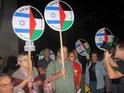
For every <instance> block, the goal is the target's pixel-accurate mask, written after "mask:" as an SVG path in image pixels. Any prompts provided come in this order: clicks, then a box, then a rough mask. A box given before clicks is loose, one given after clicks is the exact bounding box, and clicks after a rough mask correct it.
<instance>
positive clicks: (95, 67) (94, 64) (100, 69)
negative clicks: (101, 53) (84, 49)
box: [85, 52, 105, 93]
mask: <svg viewBox="0 0 124 93" xmlns="http://www.w3.org/2000/svg"><path fill="white" fill-rule="evenodd" d="M104 76H105V70H104V66H103V63H102V62H100V61H98V54H97V52H92V54H91V60H90V62H89V63H87V65H86V70H85V83H86V84H87V85H89V87H90V89H91V93H104V86H105V82H104Z"/></svg>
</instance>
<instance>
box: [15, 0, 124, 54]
mask: <svg viewBox="0 0 124 93" xmlns="http://www.w3.org/2000/svg"><path fill="white" fill-rule="evenodd" d="M50 1H51V0H18V3H17V4H18V7H20V6H23V5H29V4H30V5H32V6H34V7H36V8H38V9H39V10H40V11H41V13H42V14H43V15H44V9H45V7H46V5H47V4H48V3H49V2H50ZM63 1H65V2H66V3H68V4H69V5H70V6H71V7H72V9H73V11H74V15H75V20H74V24H73V26H72V27H71V28H70V29H69V30H67V31H66V32H63V44H64V45H65V46H67V47H68V48H69V50H71V49H73V48H74V45H75V42H76V41H77V40H78V39H85V40H86V41H88V43H89V44H90V47H91V50H94V49H95V50H99V49H98V48H97V47H96V45H95V42H94V38H95V33H96V32H97V31H98V30H99V29H100V28H103V27H107V28H109V29H110V30H111V31H112V33H113V34H114V36H115V37H117V38H119V39H120V40H124V38H123V36H124V34H123V33H124V3H123V2H122V1H123V0H122V1H119V0H116V1H114V0H113V1H112V2H111V1H110V2H108V1H109V0H98V1H96V0H63ZM19 45H20V48H19V50H20V52H21V51H23V48H24V41H22V40H20V39H19ZM35 46H36V51H35V53H36V54H38V53H39V52H40V51H41V50H43V49H44V48H50V49H51V50H53V51H54V52H55V53H56V51H57V50H58V48H59V47H60V43H59V33H58V32H56V31H53V30H52V29H51V28H50V27H49V26H48V25H47V24H46V23H45V31H44V33H43V35H42V36H41V37H40V38H39V39H38V40H36V41H35Z"/></svg>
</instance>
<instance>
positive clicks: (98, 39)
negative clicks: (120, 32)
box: [95, 28, 113, 50]
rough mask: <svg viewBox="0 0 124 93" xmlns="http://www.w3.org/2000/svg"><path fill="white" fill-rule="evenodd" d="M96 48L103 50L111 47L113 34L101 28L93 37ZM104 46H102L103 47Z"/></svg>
mask: <svg viewBox="0 0 124 93" xmlns="http://www.w3.org/2000/svg"><path fill="white" fill-rule="evenodd" d="M95 43H96V46H97V47H98V48H99V49H101V50H104V46H112V43H113V34H112V32H111V31H110V29H108V28H101V29H100V30H98V32H97V33H96V35H95ZM103 45H104V46H103Z"/></svg>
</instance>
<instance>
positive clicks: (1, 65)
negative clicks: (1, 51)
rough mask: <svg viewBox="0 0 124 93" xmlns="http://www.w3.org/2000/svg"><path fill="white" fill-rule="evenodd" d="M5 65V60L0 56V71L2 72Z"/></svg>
mask: <svg viewBox="0 0 124 93" xmlns="http://www.w3.org/2000/svg"><path fill="white" fill-rule="evenodd" d="M4 67H5V62H4V60H3V58H2V57H0V73H3V70H4Z"/></svg>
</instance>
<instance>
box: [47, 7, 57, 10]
mask: <svg viewBox="0 0 124 93" xmlns="http://www.w3.org/2000/svg"><path fill="white" fill-rule="evenodd" d="M46 10H59V7H54V6H49V7H46Z"/></svg>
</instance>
